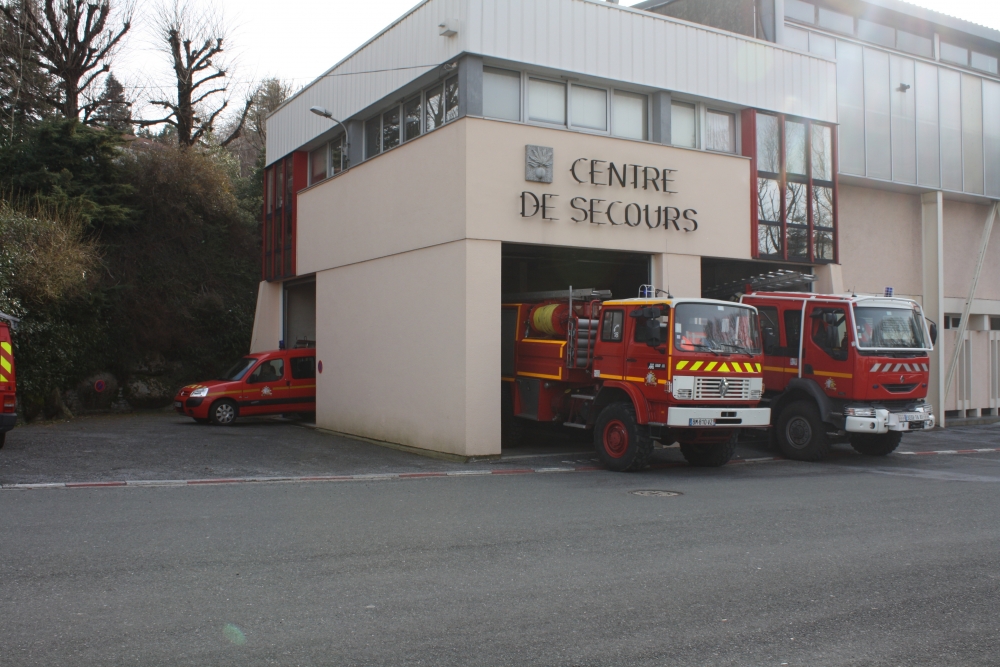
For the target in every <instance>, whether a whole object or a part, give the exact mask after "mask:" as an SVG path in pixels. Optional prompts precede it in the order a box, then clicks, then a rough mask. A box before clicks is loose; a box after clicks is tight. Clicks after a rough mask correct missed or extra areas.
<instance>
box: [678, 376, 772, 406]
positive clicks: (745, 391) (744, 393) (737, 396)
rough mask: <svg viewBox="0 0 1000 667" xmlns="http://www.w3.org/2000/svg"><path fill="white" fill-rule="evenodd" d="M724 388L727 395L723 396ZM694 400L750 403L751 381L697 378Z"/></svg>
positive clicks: (745, 379)
mask: <svg viewBox="0 0 1000 667" xmlns="http://www.w3.org/2000/svg"><path fill="white" fill-rule="evenodd" d="M723 383H725V385H723ZM723 387H725V394H723ZM758 393H759V392H758ZM694 398H695V400H696V401H699V400H706V401H748V400H750V380H749V379H748V378H695V381H694ZM757 398H760V397H759V396H758V397H757Z"/></svg>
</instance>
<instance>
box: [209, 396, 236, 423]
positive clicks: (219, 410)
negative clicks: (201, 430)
mask: <svg viewBox="0 0 1000 667" xmlns="http://www.w3.org/2000/svg"><path fill="white" fill-rule="evenodd" d="M239 416H240V409H239V406H237V405H236V404H235V403H233V402H232V401H230V400H229V399H227V398H224V399H222V400H221V401H218V402H216V403H215V405H213V406H212V409H211V410H210V411H209V413H208V418H209V420H211V422H212V423H213V424H215V425H216V426H232V425H233V423H234V422H235V421H236V418H237V417H239Z"/></svg>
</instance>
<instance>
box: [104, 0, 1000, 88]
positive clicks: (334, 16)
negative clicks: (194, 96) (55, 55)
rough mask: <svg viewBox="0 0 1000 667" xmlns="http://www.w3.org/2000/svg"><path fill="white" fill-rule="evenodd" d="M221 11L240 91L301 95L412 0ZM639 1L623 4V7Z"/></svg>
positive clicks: (941, 3)
mask: <svg viewBox="0 0 1000 667" xmlns="http://www.w3.org/2000/svg"><path fill="white" fill-rule="evenodd" d="M158 1H159V0H138V11H137V16H136V19H137V20H136V24H137V25H136V28H135V29H134V30H133V34H132V35H131V37H130V39H129V41H128V43H127V44H126V45H125V47H124V48H123V50H122V53H121V54H120V57H119V61H118V64H117V67H116V71H117V74H118V76H119V77H120V78H121V79H122V80H123V81H124V83H125V84H126V86H127V87H128V88H129V89H130V90H131V92H132V94H133V96H134V97H136V98H137V101H140V106H141V99H143V98H144V97H147V98H148V97H149V96H151V95H152V94H154V93H155V91H156V89H157V87H158V86H159V85H161V84H162V83H163V82H169V80H170V79H169V70H168V69H167V68H166V64H167V61H166V56H165V55H163V54H161V53H159V52H158V51H157V49H156V48H155V39H154V31H153V29H152V25H151V23H152V22H151V20H150V15H151V14H152V10H153V7H155V6H156V4H157V2H158ZM188 1H189V2H190V3H191V4H192V5H193V6H196V7H197V6H201V7H205V6H213V7H215V8H216V9H218V10H221V13H222V15H223V16H224V17H225V24H226V25H227V26H230V37H229V40H228V44H229V45H230V47H231V51H230V54H231V56H232V57H233V58H234V66H233V68H232V71H233V73H234V76H235V80H236V82H237V83H238V84H239V85H241V86H247V85H251V84H252V83H253V82H256V81H260V80H261V79H264V78H267V77H278V78H280V79H282V80H284V81H287V82H288V83H290V84H291V85H292V87H293V88H294V89H296V90H297V89H299V88H301V87H302V86H304V85H306V84H308V83H309V82H310V81H312V80H313V79H315V78H316V77H318V76H319V75H320V74H322V73H323V72H325V71H326V70H327V69H329V68H330V67H332V66H333V65H335V64H336V63H337V62H339V61H340V60H341V59H342V58H344V57H345V56H347V55H348V54H350V53H351V52H352V51H353V50H354V49H356V48H357V47H359V46H361V45H362V44H363V43H364V42H366V41H367V40H368V39H370V38H371V37H373V36H374V35H375V34H377V33H378V32H379V31H380V30H382V29H383V28H385V27H386V26H388V25H389V24H390V23H391V22H392V21H394V20H395V19H397V18H399V17H400V16H402V15H403V14H404V13H405V12H406V11H407V10H409V9H410V8H412V7H413V6H414V5H415V4H416V2H417V0H322V1H321V0H283V1H277V2H276V1H275V0H266V1H265V0H188ZM638 2H639V0H622V4H623V5H633V4H637V3H638ZM913 4H916V5H918V6H921V7H926V8H928V9H933V10H936V11H939V12H943V13H946V14H950V15H952V16H957V17H959V18H962V19H965V20H967V21H973V22H975V23H979V24H982V25H986V26H989V27H991V28H995V29H998V30H1000V0H916V1H915V2H914V3H913Z"/></svg>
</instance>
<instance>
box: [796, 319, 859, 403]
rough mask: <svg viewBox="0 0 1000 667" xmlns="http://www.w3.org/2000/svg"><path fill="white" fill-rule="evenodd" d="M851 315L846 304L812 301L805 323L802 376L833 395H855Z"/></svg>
mask: <svg viewBox="0 0 1000 667" xmlns="http://www.w3.org/2000/svg"><path fill="white" fill-rule="evenodd" d="M849 317H850V315H849V313H848V308H847V306H846V305H843V304H839V303H822V302H819V303H815V302H810V304H809V305H808V307H807V308H806V316H805V320H804V321H803V322H802V328H803V341H802V359H800V360H799V363H801V364H802V377H804V378H809V379H811V380H814V381H815V382H816V383H817V384H819V385H820V386H821V387H822V388H823V391H825V392H826V394H827V396H831V397H834V398H843V397H845V396H850V395H852V389H853V382H854V372H853V371H854V368H853V364H852V363H851V354H850V349H851V330H852V329H853V327H852V326H851V323H850V321H849Z"/></svg>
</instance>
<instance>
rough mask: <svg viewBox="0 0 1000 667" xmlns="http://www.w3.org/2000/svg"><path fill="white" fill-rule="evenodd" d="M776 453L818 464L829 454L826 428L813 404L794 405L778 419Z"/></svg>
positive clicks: (799, 402) (796, 402)
mask: <svg viewBox="0 0 1000 667" xmlns="http://www.w3.org/2000/svg"><path fill="white" fill-rule="evenodd" d="M777 430H778V433H777V436H778V449H779V450H781V454H782V456H784V457H786V458H789V459H794V460H796V461H819V460H820V459H822V458H825V457H826V455H827V454H829V453H830V440H829V438H827V435H826V425H825V424H824V423H823V420H822V419H820V416H819V410H817V409H816V404H815V403H813V402H812V401H808V400H805V401H795V402H794V403H792V404H791V405H789V406H788V407H786V408H785V409H784V410H782V411H781V415H779V417H778V429H777Z"/></svg>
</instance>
